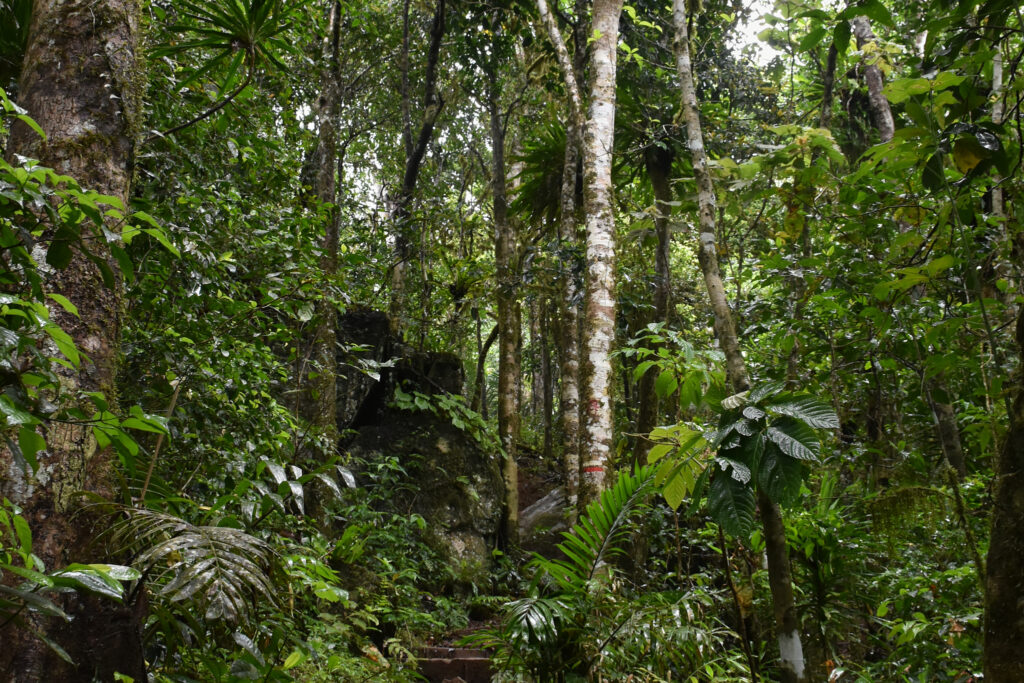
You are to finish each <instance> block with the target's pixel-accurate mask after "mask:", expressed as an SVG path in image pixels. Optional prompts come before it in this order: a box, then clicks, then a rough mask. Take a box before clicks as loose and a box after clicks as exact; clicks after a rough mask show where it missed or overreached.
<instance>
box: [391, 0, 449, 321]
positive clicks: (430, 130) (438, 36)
mask: <svg viewBox="0 0 1024 683" xmlns="http://www.w3.org/2000/svg"><path fill="white" fill-rule="evenodd" d="M408 11H409V6H408V3H406V5H405V28H404V34H403V43H402V60H401V63H402V65H403V69H404V71H403V76H402V83H403V85H402V87H403V90H404V92H403V93H402V99H403V103H402V116H403V138H404V144H405V148H406V155H405V171H404V172H403V174H402V185H401V188H400V189H399V192H398V197H397V198H396V200H395V205H394V207H393V208H392V211H391V223H392V230H393V234H394V239H395V246H394V263H393V264H392V267H391V302H390V311H389V312H390V317H391V328H392V331H393V332H395V333H399V332H400V331H401V330H402V328H403V327H404V326H403V325H402V316H403V312H404V310H405V294H406V283H405V280H406V267H407V265H408V261H409V259H410V258H411V257H412V253H411V251H412V244H413V235H412V226H411V219H412V198H413V193H414V192H415V191H416V181H417V180H418V179H419V175H420V167H421V166H422V165H423V157H424V156H425V155H426V153H427V146H428V145H429V144H430V140H431V138H432V137H433V134H434V125H435V124H436V123H437V118H438V117H439V116H440V115H441V109H442V108H443V107H444V99H443V98H442V97H441V96H440V95H439V94H438V93H437V65H438V62H439V61H440V57H441V41H442V39H443V38H444V31H445V12H446V7H445V0H437V5H436V7H435V8H434V20H433V22H432V23H431V26H430V45H429V47H428V48H427V65H426V70H425V73H424V79H423V120H422V122H421V123H420V130H419V133H418V135H417V136H416V139H415V140H413V137H412V129H411V119H410V115H409V108H410V105H409V100H410V99H411V97H412V96H411V94H410V92H409V88H408V60H409V54H408V51H409V40H408Z"/></svg>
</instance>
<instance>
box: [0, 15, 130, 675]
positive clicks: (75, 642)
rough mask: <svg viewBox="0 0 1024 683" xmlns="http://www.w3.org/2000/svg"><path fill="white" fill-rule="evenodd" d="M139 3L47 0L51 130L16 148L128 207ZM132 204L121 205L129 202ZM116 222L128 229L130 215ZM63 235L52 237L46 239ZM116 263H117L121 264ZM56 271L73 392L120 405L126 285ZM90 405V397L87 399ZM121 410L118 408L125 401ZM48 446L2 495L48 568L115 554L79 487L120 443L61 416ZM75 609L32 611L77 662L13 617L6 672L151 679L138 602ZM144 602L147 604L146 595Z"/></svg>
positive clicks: (39, 115)
mask: <svg viewBox="0 0 1024 683" xmlns="http://www.w3.org/2000/svg"><path fill="white" fill-rule="evenodd" d="M138 43H139V5H138V3H137V2H135V1H134V0H89V2H84V1H83V0H65V1H63V2H58V1H57V0H36V2H35V6H34V8H33V13H32V24H31V29H30V33H29V40H28V47H27V50H26V54H25V60H24V63H23V67H22V73H21V79H20V83H19V87H18V100H19V103H20V104H21V106H22V107H24V108H25V109H27V110H28V114H29V115H30V116H31V117H32V118H34V119H35V120H36V122H37V123H38V124H39V125H40V126H41V127H42V128H43V130H44V131H46V134H47V139H46V140H45V141H44V140H42V139H41V138H40V137H39V136H37V135H36V134H35V133H34V132H32V131H31V130H30V129H29V128H28V127H27V126H25V125H23V124H20V123H18V124H15V126H14V127H13V129H12V131H11V138H10V142H9V146H8V149H9V151H10V152H11V153H13V154H20V155H24V156H28V157H33V158H36V159H39V160H40V162H41V163H42V164H43V165H45V166H50V167H53V168H54V169H56V170H57V171H58V172H59V173H64V174H67V175H69V176H71V177H73V178H75V179H76V180H77V181H78V182H79V183H80V184H81V186H82V187H83V188H88V189H91V190H96V191H98V192H100V193H103V194H106V195H110V196H113V197H115V198H117V200H118V201H120V202H121V203H122V204H123V205H124V207H125V211H126V212H127V205H128V197H129V188H130V182H131V171H130V169H131V165H132V157H133V155H134V152H135V142H136V138H137V135H138V132H139V129H140V126H139V113H140V109H139V101H140V93H141V88H142V82H143V79H142V78H141V73H140V65H139V59H138V50H139V45H138ZM118 208H120V207H118ZM108 228H109V229H110V230H111V231H113V232H115V233H117V232H119V231H120V228H121V226H120V224H118V223H113V222H112V223H111V224H110V225H109V226H108ZM50 237H51V235H44V236H43V238H42V241H43V243H44V244H45V242H46V240H48V239H49V238H50ZM85 245H86V247H87V248H88V249H89V250H90V251H91V252H93V253H94V254H96V255H97V256H99V257H100V258H106V259H108V260H109V259H110V254H109V251H108V249H107V247H106V244H105V243H103V242H102V241H100V240H97V239H95V238H94V237H92V236H86V237H85ZM112 269H113V270H114V271H115V272H116V271H117V266H116V265H112ZM45 272H46V282H45V284H44V287H45V289H46V290H47V291H48V292H50V293H54V294H61V295H63V296H65V297H67V298H68V299H69V300H70V301H71V303H73V304H74V305H75V306H76V307H77V308H78V313H79V315H78V316H74V315H71V314H69V313H66V312H65V311H63V310H61V309H60V308H59V307H56V306H54V307H51V314H52V317H53V320H54V321H55V322H56V323H57V324H59V325H60V326H61V327H63V328H64V330H65V331H66V332H68V333H69V334H70V335H71V337H72V339H73V340H74V342H75V344H76V345H77V346H78V348H79V349H80V350H81V351H83V352H85V354H87V356H88V358H84V359H83V362H82V367H81V370H80V371H77V372H76V371H74V370H70V369H68V368H63V367H57V368H56V372H57V373H58V374H59V375H60V378H61V383H62V385H63V387H64V396H65V397H67V400H72V401H74V400H76V399H75V397H76V396H77V395H78V393H79V392H94V391H100V392H103V393H104V395H105V396H106V398H107V400H108V403H109V404H110V405H111V406H116V399H117V392H116V387H115V374H116V367H117V360H118V343H119V333H120V327H121V314H122V307H123V304H122V295H121V289H120V285H119V284H118V285H117V286H115V287H113V288H110V287H106V286H104V284H103V280H102V278H101V275H100V271H99V269H98V268H97V266H96V264H95V263H93V262H92V261H91V260H89V259H88V258H86V257H85V256H83V255H82V254H81V253H80V252H76V253H75V254H74V256H73V258H72V260H71V263H70V265H69V266H68V267H67V268H65V269H63V270H48V271H45ZM83 408H84V409H85V410H87V411H88V410H89V407H88V406H83ZM114 410H116V407H114ZM46 439H47V443H48V448H47V450H46V451H45V452H40V454H39V470H38V472H39V473H44V472H45V476H38V477H35V478H33V479H31V480H28V479H27V478H26V476H25V473H23V472H22V471H21V470H20V468H18V466H17V465H15V464H13V463H12V462H10V458H9V457H8V456H0V460H3V462H0V466H2V467H3V469H4V471H3V474H2V475H0V495H3V496H5V497H7V498H9V499H10V500H11V501H12V502H14V503H16V504H17V505H19V506H21V507H22V510H23V512H22V514H23V515H24V516H25V518H26V519H27V520H28V521H29V524H30V526H31V529H32V536H33V548H32V549H33V552H34V553H35V554H36V555H37V556H38V557H39V558H40V559H41V560H42V561H43V563H44V564H45V565H46V569H47V571H52V570H54V569H58V568H60V567H62V566H64V565H66V564H68V563H69V562H72V561H76V562H89V561H103V560H104V559H106V558H105V557H103V556H102V554H101V553H102V549H101V548H98V547H95V546H93V545H91V543H92V541H94V539H95V537H96V534H97V533H98V532H99V531H100V530H101V529H99V528H95V527H94V523H95V522H96V521H97V520H94V519H92V516H91V515H88V514H78V515H74V516H73V513H74V512H75V509H76V507H77V506H78V503H79V500H78V499H77V498H76V497H75V493H76V492H78V491H89V492H94V493H98V494H100V495H110V494H111V492H112V488H113V486H112V476H113V467H112V465H113V463H112V452H111V451H110V450H109V449H100V448H99V447H98V445H97V442H96V440H95V438H94V437H93V434H92V430H91V429H90V427H89V426H88V425H84V424H76V423H73V422H63V423H59V424H56V423H55V424H52V425H49V426H48V428H47V431H46ZM60 602H61V604H62V607H63V608H64V609H65V611H66V612H67V613H68V614H69V615H70V616H72V620H71V621H69V622H67V623H63V622H60V621H59V620H57V619H53V618H41V617H29V620H30V621H31V622H32V623H33V624H34V626H35V628H37V629H38V630H39V632H40V633H42V634H45V635H46V636H47V637H48V638H51V639H52V640H53V641H55V642H56V643H58V644H59V645H60V646H62V647H63V648H64V649H65V650H66V651H67V652H68V653H69V654H70V655H71V657H72V658H73V659H74V661H75V664H74V665H70V664H68V663H66V662H65V661H64V660H62V659H61V658H59V657H58V656H57V655H56V654H55V653H54V651H53V650H52V649H50V648H49V647H48V646H47V645H46V644H45V643H44V642H43V641H42V640H41V639H40V638H38V637H36V636H35V635H33V634H31V633H28V632H26V631H20V632H17V631H14V629H13V627H10V626H9V627H8V628H6V629H5V630H4V631H3V632H0V641H2V642H3V644H4V647H3V648H0V678H3V679H4V680H10V681H91V680H93V678H94V677H97V678H99V679H101V680H111V679H112V676H113V673H114V672H115V671H120V672H121V673H123V674H126V675H130V676H133V677H134V678H135V680H145V676H146V674H145V668H144V661H143V657H142V644H141V637H140V633H139V627H140V618H141V616H142V615H141V614H138V613H137V612H136V611H135V610H133V608H132V606H122V605H117V604H114V603H112V602H106V601H103V602H100V601H98V600H96V599H92V598H86V597H83V596H82V595H79V594H70V595H66V596H63V598H62V600H61V601H60ZM139 607H140V609H141V605H140V606H139Z"/></svg>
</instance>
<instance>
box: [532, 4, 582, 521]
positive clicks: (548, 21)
mask: <svg viewBox="0 0 1024 683" xmlns="http://www.w3.org/2000/svg"><path fill="white" fill-rule="evenodd" d="M537 9H538V10H539V12H540V16H541V20H542V21H543V23H544V29H545V31H546V32H547V35H548V39H549V40H550V41H551V44H552V45H553V46H554V48H555V55H556V56H557V58H558V65H559V68H560V69H561V72H562V78H563V79H564V80H565V85H566V92H567V93H568V97H569V112H568V114H569V116H568V120H567V121H566V130H565V158H564V160H563V165H562V187H561V195H560V197H559V222H558V240H559V244H560V247H561V249H562V251H563V253H569V252H571V253H575V249H576V247H577V245H578V239H577V232H578V231H577V226H578V224H577V212H576V209H577V207H576V169H577V167H578V165H579V160H580V149H581V148H582V137H583V125H584V124H583V99H582V97H581V95H580V89H579V84H578V82H577V80H576V73H577V70H576V68H575V66H574V65H573V62H572V60H570V58H569V51H568V49H567V48H566V46H565V41H564V40H563V39H562V34H561V33H560V32H559V30H558V24H557V23H555V19H554V17H553V16H552V15H551V12H550V10H549V9H548V6H547V2H546V0H537ZM580 17H582V15H580ZM578 21H580V22H581V23H582V21H583V20H582V18H579V19H578ZM577 32H578V33H582V31H577ZM576 56H577V58H579V57H580V52H579V50H577V55H576ZM573 261H575V259H574V260H573ZM572 265H573V264H572V263H570V264H567V267H566V268H565V272H564V274H563V278H562V281H561V283H560V286H561V291H560V296H559V306H558V310H559V318H560V335H559V336H560V340H561V354H560V356H559V358H560V368H559V370H560V375H561V383H560V385H559V386H560V389H559V404H560V410H561V421H562V454H563V455H562V461H563V462H562V467H563V469H564V470H565V494H566V496H565V499H566V501H567V502H568V505H569V508H570V510H571V511H574V510H575V509H576V505H577V497H578V493H579V479H580V389H579V369H580V357H579V339H580V329H579V328H580V324H579V302H578V299H579V292H580V286H579V282H578V280H577V274H576V269H575V268H573V267H572Z"/></svg>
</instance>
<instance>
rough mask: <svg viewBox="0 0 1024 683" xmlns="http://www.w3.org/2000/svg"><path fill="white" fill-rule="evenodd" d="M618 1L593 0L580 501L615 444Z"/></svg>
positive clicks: (598, 480)
mask: <svg viewBox="0 0 1024 683" xmlns="http://www.w3.org/2000/svg"><path fill="white" fill-rule="evenodd" d="M621 12H622V0H595V2H594V9H593V24H592V29H593V30H592V34H593V35H595V36H598V37H597V38H596V39H595V40H594V42H593V49H592V53H591V62H590V65H591V79H590V80H591V83H590V108H589V111H588V114H587V124H586V135H585V137H584V143H583V211H584V215H585V217H586V227H587V277H586V294H585V297H584V305H585V308H584V318H583V333H582V335H581V339H582V340H583V342H584V345H585V359H584V366H583V392H582V398H583V401H584V407H583V434H582V439H581V445H580V459H581V460H582V463H581V467H580V490H579V503H580V506H584V505H586V504H587V503H589V502H590V501H592V500H595V499H596V498H597V497H598V495H599V494H600V493H601V490H602V489H603V488H604V486H605V471H606V469H607V468H608V467H609V465H610V462H611V456H612V448H613V446H614V437H615V435H614V433H613V420H612V384H613V377H612V363H611V349H612V343H613V342H614V340H615V212H614V207H613V206H612V145H613V141H614V137H615V71H616V66H617V64H616V50H617V45H618V40H619V14H620V13H621Z"/></svg>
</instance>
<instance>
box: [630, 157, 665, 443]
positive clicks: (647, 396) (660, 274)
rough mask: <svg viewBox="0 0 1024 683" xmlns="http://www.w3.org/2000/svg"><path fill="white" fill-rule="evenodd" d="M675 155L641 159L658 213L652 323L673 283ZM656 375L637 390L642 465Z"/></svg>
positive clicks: (661, 316) (659, 317)
mask: <svg viewBox="0 0 1024 683" xmlns="http://www.w3.org/2000/svg"><path fill="white" fill-rule="evenodd" d="M673 159H674V154H673V152H672V151H671V150H670V149H666V148H662V147H657V146H651V147H650V148H648V150H647V153H646V155H645V158H644V165H645V167H646V169H647V177H648V178H649V179H650V181H651V189H652V190H653V192H654V203H655V207H656V209H657V212H656V213H655V215H654V230H655V232H656V233H657V235H658V246H657V251H656V252H655V255H654V322H668V311H669V296H670V294H671V291H672V280H671V274H670V272H669V249H670V246H671V241H670V236H671V233H670V232H669V228H670V223H671V217H672V205H671V201H672V188H671V185H670V184H669V174H670V173H671V171H672V161H673ZM657 377H658V371H657V370H656V369H655V368H650V369H649V370H648V371H647V372H645V373H644V374H643V376H642V377H641V378H640V383H639V386H638V387H637V394H638V396H637V403H638V404H639V406H640V408H639V411H638V414H637V419H636V431H637V433H638V434H639V435H640V436H639V437H638V438H637V442H636V449H635V451H634V456H633V457H634V459H635V460H636V461H637V462H640V463H643V462H644V461H645V460H646V458H647V451H649V450H650V448H651V442H650V440H649V439H647V438H646V435H647V434H650V432H651V430H652V429H654V428H655V427H656V426H657V424H658V408H659V405H658V404H659V401H658V394H657V393H656V392H655V391H654V381H655V379H657Z"/></svg>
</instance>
